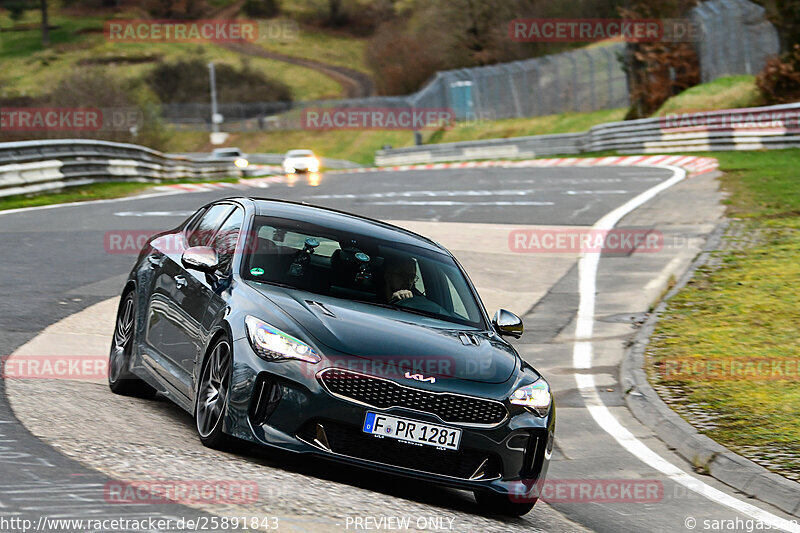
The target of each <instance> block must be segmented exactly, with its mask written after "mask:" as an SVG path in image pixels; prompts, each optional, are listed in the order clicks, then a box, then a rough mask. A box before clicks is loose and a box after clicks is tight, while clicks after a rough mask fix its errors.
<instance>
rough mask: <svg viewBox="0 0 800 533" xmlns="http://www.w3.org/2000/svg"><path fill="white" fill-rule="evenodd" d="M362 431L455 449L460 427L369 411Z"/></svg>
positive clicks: (457, 443) (418, 443)
mask: <svg viewBox="0 0 800 533" xmlns="http://www.w3.org/2000/svg"><path fill="white" fill-rule="evenodd" d="M364 433H369V434H371V435H380V436H381V437H389V438H390V439H397V440H402V441H405V442H409V443H413V444H417V445H425V446H435V447H436V448H443V449H446V450H457V449H458V446H459V444H461V430H460V429H454V428H448V427H444V426H438V425H436V424H428V423H427V422H420V421H419V420H409V419H408V418H397V417H395V416H387V415H381V414H378V413H371V412H369V413H367V418H366V419H365V420H364Z"/></svg>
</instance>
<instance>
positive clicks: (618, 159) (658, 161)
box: [155, 155, 718, 192]
mask: <svg viewBox="0 0 800 533" xmlns="http://www.w3.org/2000/svg"><path fill="white" fill-rule="evenodd" d="M615 166H616V167H637V166H647V167H651V166H659V167H663V166H675V167H680V168H682V169H684V170H686V171H687V172H688V173H689V177H692V176H698V175H700V174H705V173H707V172H712V171H714V170H716V169H717V167H718V163H717V160H716V159H714V158H713V157H697V156H693V155H687V156H683V155H626V156H608V157H558V158H553V159H523V160H516V161H512V160H498V161H467V162H462V163H429V164H424V165H401V166H391V167H366V168H354V169H347V170H333V171H330V172H327V174H361V173H366V172H407V171H412V170H446V169H467V168H545V167H546V168H551V167H615ZM286 181H287V180H286V176H284V175H279V176H268V177H264V178H250V179H240V180H239V181H238V182H228V183H226V182H219V183H176V184H174V185H161V186H158V187H156V188H155V189H156V190H158V191H176V190H179V191H183V192H205V191H212V190H219V189H238V190H243V189H248V188H260V189H265V188H267V187H269V186H270V185H272V184H276V183H286Z"/></svg>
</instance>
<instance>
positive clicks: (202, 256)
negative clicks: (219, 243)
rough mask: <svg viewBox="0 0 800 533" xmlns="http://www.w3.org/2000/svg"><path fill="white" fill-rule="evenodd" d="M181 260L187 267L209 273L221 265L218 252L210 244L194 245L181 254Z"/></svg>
mask: <svg viewBox="0 0 800 533" xmlns="http://www.w3.org/2000/svg"><path fill="white" fill-rule="evenodd" d="M181 262H182V263H183V266H185V267H186V268H190V269H192V270H199V271H200V272H205V273H207V274H211V273H213V272H214V271H215V270H216V269H217V267H218V266H219V258H218V257H217V252H216V251H215V250H214V249H213V248H211V247H210V246H192V247H191V248H188V249H187V250H186V251H185V252H183V255H182V256H181Z"/></svg>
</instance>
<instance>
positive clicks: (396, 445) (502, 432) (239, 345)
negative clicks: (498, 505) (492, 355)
mask: <svg viewBox="0 0 800 533" xmlns="http://www.w3.org/2000/svg"><path fill="white" fill-rule="evenodd" d="M234 354H235V357H234V369H233V379H232V383H231V393H230V397H229V405H228V412H227V416H226V419H225V426H224V430H225V432H226V433H229V434H231V435H234V436H236V437H238V438H241V439H244V440H248V441H251V442H256V443H259V444H263V445H267V446H275V447H278V448H282V449H284V450H289V451H294V452H298V453H311V454H315V455H318V456H322V457H325V458H328V459H332V460H336V461H341V462H346V463H350V464H355V465H358V466H361V467H366V468H369V469H373V470H380V471H384V472H390V473H393V474H398V475H403V476H409V477H413V478H417V479H423V480H427V481H431V482H435V483H439V484H444V485H448V486H452V487H458V488H462V489H468V490H476V489H478V490H493V491H495V492H499V493H503V494H519V493H520V491H522V492H527V489H525V487H529V486H530V485H531V482H532V481H540V482H541V481H543V480H544V478H545V476H546V474H547V469H548V465H549V461H550V456H551V453H552V448H553V434H554V430H555V409H554V408H551V411H550V413H549V414H548V416H547V417H544V418H541V417H538V416H536V415H534V414H532V413H530V412H528V411H526V410H514V411H513V413H515V414H511V415H510V416H509V417H508V418H506V419H505V420H504V421H503V422H502V423H500V424H499V425H497V426H493V427H468V426H464V425H459V424H451V423H446V422H442V421H441V420H440V419H439V418H438V417H436V416H434V415H431V414H427V413H423V412H420V411H416V410H411V409H405V408H390V409H377V408H374V407H367V406H364V405H360V404H358V403H354V402H352V401H349V400H344V399H341V398H338V397H335V396H333V395H332V394H330V393H329V392H328V391H327V390H326V389H325V388H324V387H323V385H322V384H321V383H320V382H319V381H318V380H317V378H316V373H317V372H318V371H319V370H322V369H323V368H324V367H323V366H320V365H308V364H305V363H300V362H280V363H275V362H267V361H264V360H262V359H260V358H259V357H258V356H256V355H255V354H254V353H253V351H252V349H251V347H250V344H249V342H248V341H247V340H246V339H240V340H238V341H236V342H235V343H234ZM367 411H373V412H380V413H386V414H390V415H393V416H398V417H403V418H408V419H412V420H419V421H423V422H430V423H433V424H438V425H444V426H448V427H455V428H460V429H461V430H462V437H461V443H460V446H459V450H457V451H450V450H439V449H436V448H435V447H432V446H415V445H413V444H408V443H405V442H402V441H397V440H394V439H389V438H378V437H375V436H372V435H369V434H366V433H363V432H362V431H361V428H362V427H363V423H364V418H365V416H366V413H367ZM519 411H522V412H519Z"/></svg>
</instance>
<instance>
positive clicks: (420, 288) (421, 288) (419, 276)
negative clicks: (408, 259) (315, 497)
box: [414, 259, 425, 296]
mask: <svg viewBox="0 0 800 533" xmlns="http://www.w3.org/2000/svg"><path fill="white" fill-rule="evenodd" d="M414 263H416V265H417V277H416V278H415V281H414V288H415V289H416V290H418V291H419V292H420V294H422V295H423V296H424V295H425V283H424V282H423V281H422V272H421V271H420V268H419V259H416V260H415V261H414Z"/></svg>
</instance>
